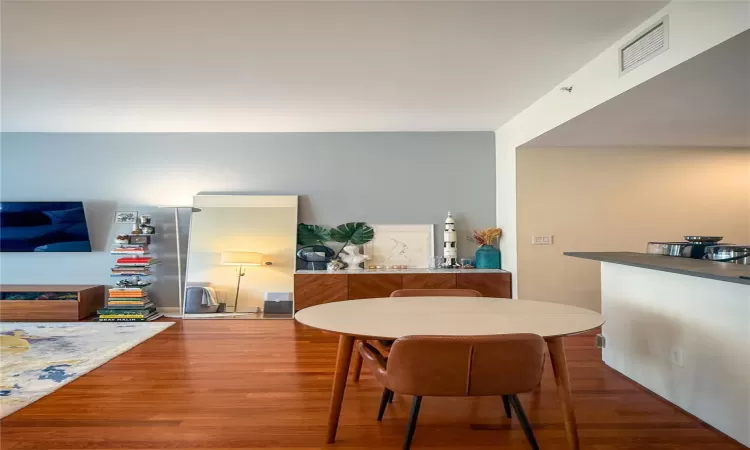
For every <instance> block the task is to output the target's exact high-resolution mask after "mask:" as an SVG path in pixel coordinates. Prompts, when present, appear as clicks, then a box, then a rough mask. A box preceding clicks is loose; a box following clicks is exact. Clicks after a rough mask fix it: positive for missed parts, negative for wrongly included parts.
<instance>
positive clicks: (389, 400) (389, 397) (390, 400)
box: [388, 391, 394, 405]
mask: <svg viewBox="0 0 750 450" xmlns="http://www.w3.org/2000/svg"><path fill="white" fill-rule="evenodd" d="M393 395H394V394H393V391H391V395H389V396H388V404H389V405H390V404H391V403H393Z"/></svg>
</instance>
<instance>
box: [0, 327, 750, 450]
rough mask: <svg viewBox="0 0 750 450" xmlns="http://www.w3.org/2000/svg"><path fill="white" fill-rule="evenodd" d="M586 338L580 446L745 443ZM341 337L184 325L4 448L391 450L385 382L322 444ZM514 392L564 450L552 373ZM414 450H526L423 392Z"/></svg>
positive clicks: (356, 398)
mask: <svg viewBox="0 0 750 450" xmlns="http://www.w3.org/2000/svg"><path fill="white" fill-rule="evenodd" d="M593 342H594V339H593V336H592V335H584V336H577V337H571V338H566V340H565V344H566V346H567V352H568V361H569V365H570V376H571V379H572V389H573V400H574V404H575V408H576V413H577V418H578V427H579V434H580V438H581V448H582V449H589V450H615V449H617V450H643V449H655V450H667V449H681V450H699V449H700V450H731V449H740V448H744V447H743V446H740V445H739V444H737V443H736V442H734V441H732V440H730V439H729V438H727V437H725V436H723V435H722V434H720V433H718V432H717V431H715V430H713V429H711V428H710V427H708V426H706V425H705V424H702V423H701V422H700V421H698V420H696V419H695V418H693V417H691V416H689V415H687V414H685V413H683V412H682V411H680V410H678V409H677V408H675V407H674V406H671V405H670V404H668V403H666V402H664V401H663V400H661V399H659V398H658V397H656V396H655V395H653V394H651V393H649V392H647V391H646V390H644V389H643V388H641V387H639V386H638V385H636V384H635V383H633V382H632V381H630V380H628V379H626V378H624V377H623V376H621V375H620V374H618V373H616V372H614V371H612V370H611V369H609V368H607V367H606V366H605V365H604V364H603V363H602V362H601V361H600V353H599V350H597V349H596V348H595V347H594V345H593ZM336 344H337V337H336V336H334V335H330V334H324V333H323V332H320V331H316V330H312V329H307V328H304V327H303V326H301V325H299V324H296V323H295V322H293V321H286V320H270V321H242V320H194V321H181V322H178V323H177V324H176V325H174V326H172V327H171V328H169V329H168V330H167V331H165V332H163V333H161V334H159V335H157V336H156V337H154V338H152V339H150V340H148V341H146V342H144V343H143V344H141V345H139V346H137V347H136V348H134V349H133V350H131V351H129V352H127V353H125V354H123V355H121V356H119V357H117V358H115V359H114V360H112V361H110V362H109V363H107V364H105V365H104V366H102V367H100V368H98V369H96V370H94V371H92V372H90V373H88V374H87V375H85V376H83V377H81V378H79V379H78V380H75V381H73V382H72V383H70V384H68V385H67V386H64V387H63V388H61V389H60V390H58V391H56V392H54V393H52V394H51V395H49V396H47V397H44V398H43V399H41V400H39V401H38V402H36V403H34V404H32V405H31V406H29V407H27V408H24V409H22V410H20V411H18V412H16V413H15V414H12V415H11V416H9V417H7V418H5V419H4V420H3V421H2V422H1V423H0V428H2V429H1V431H0V440H1V441H0V446H1V447H2V449H13V450H21V449H157V448H159V449H239V448H264V449H278V450H281V449H285V450H291V449H294V450H310V449H320V448H330V449H342V450H343V449H400V448H401V442H402V438H403V433H404V428H405V424H406V418H407V415H408V408H409V404H410V400H411V399H410V398H407V397H401V396H398V395H397V396H396V399H395V401H394V403H393V405H391V407H389V409H388V411H387V412H386V414H385V419H384V420H383V422H382V423H378V422H377V421H376V420H375V417H376V415H377V407H378V401H379V399H380V395H381V392H382V388H381V387H380V386H379V385H378V384H377V383H376V382H375V381H374V379H373V378H372V377H371V376H370V375H369V374H368V373H366V372H364V373H363V376H362V380H361V381H360V382H359V383H358V384H355V383H353V382H351V381H350V382H349V385H348V387H347V391H346V396H345V399H344V405H343V410H342V415H341V422H340V425H339V431H338V440H337V442H336V443H335V444H332V445H326V444H325V432H326V419H327V413H328V405H329V398H330V389H331V383H332V376H333V364H334V360H335V356H336ZM521 400H522V402H523V404H524V406H525V408H526V411H527V414H528V415H529V418H530V420H531V422H532V424H533V425H534V430H535V433H536V436H537V439H538V441H539V444H540V447H541V448H542V449H543V450H552V449H561V450H562V449H566V448H567V445H566V441H565V434H564V429H563V423H562V415H561V412H560V409H559V407H558V403H557V396H556V394H555V385H554V380H553V379H552V373H551V370H550V368H549V367H548V368H547V369H546V371H545V377H544V381H543V383H542V388H541V390H540V391H539V392H538V393H535V394H528V395H522V396H521ZM412 448H413V449H415V450H417V449H427V448H430V449H444V450H448V449H456V450H458V449H461V450H470V449H501V448H502V449H513V450H516V449H517V450H526V449H528V448H529V447H528V444H527V442H526V440H525V438H524V435H523V432H522V431H521V429H520V427H519V425H518V423H517V422H516V421H515V420H509V419H506V418H505V417H504V414H503V407H502V402H501V401H500V399H499V398H481V399H467V398H455V399H452V398H451V399H440V398H425V400H424V402H423V403H422V411H421V415H420V417H419V424H418V427H417V431H416V434H415V437H414V443H413V446H412Z"/></svg>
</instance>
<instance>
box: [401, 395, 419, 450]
mask: <svg viewBox="0 0 750 450" xmlns="http://www.w3.org/2000/svg"><path fill="white" fill-rule="evenodd" d="M421 404H422V397H421V396H419V395H415V396H414V401H413V402H412V404H411V414H409V425H408V426H407V427H406V436H404V450H409V448H411V440H412V438H413V437H414V429H415V428H416V427H417V417H419V407H420V405H421Z"/></svg>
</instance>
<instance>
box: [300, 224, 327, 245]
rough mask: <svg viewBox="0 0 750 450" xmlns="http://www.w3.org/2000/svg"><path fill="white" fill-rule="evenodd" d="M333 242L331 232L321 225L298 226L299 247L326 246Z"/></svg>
mask: <svg viewBox="0 0 750 450" xmlns="http://www.w3.org/2000/svg"><path fill="white" fill-rule="evenodd" d="M330 240H331V230H329V229H327V228H323V227H321V226H319V225H309V224H306V223H300V224H297V244H299V245H315V244H320V245H325V243H326V241H330Z"/></svg>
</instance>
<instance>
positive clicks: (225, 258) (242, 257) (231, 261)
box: [221, 252, 263, 266]
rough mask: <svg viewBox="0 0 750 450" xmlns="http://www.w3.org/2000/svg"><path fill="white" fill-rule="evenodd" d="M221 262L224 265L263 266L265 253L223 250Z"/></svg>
mask: <svg viewBox="0 0 750 450" xmlns="http://www.w3.org/2000/svg"><path fill="white" fill-rule="evenodd" d="M221 264H222V265H224V266H261V265H263V253H256V252H222V253H221Z"/></svg>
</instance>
